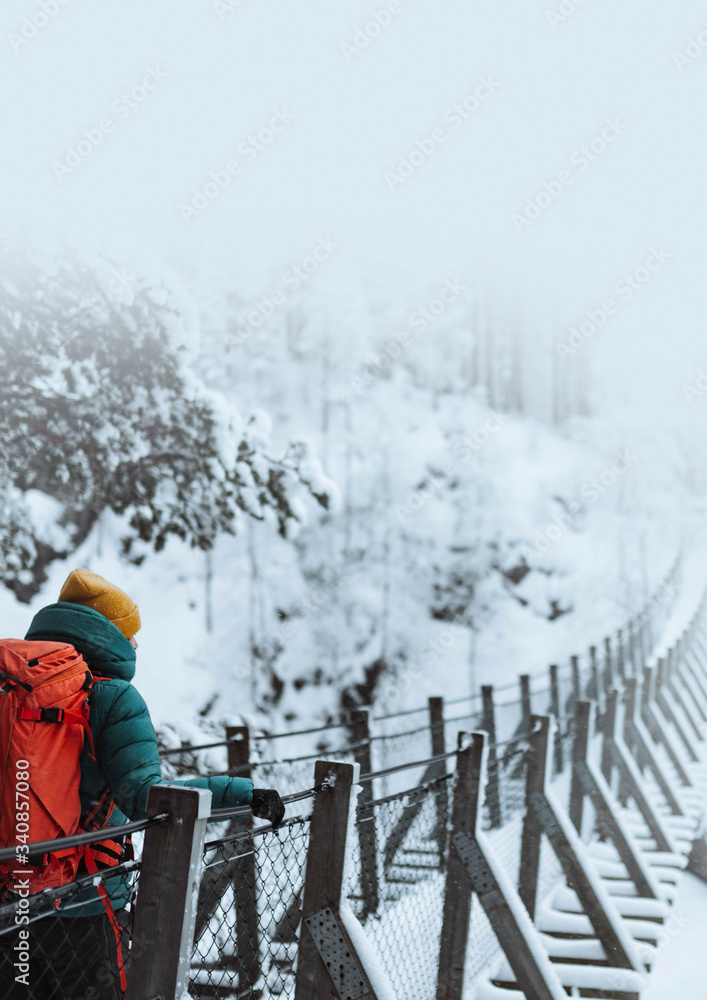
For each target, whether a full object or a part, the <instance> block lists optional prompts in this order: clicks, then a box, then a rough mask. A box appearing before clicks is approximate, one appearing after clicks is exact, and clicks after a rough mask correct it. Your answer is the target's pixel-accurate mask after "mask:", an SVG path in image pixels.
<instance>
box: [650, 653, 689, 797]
mask: <svg viewBox="0 0 707 1000" xmlns="http://www.w3.org/2000/svg"><path fill="white" fill-rule="evenodd" d="M655 693H656V690H655V679H654V672H653V668H652V667H644V669H643V692H642V697H641V719H642V721H643V723H644V725H645V727H646V729H647V730H648V732H649V733H650V734H651V736H652V738H653V739H654V741H655V742H656V743H658V744H661V745H662V746H663V747H664V748H665V751H666V753H667V755H668V757H669V758H670V762H671V764H672V765H673V767H674V768H675V770H676V771H677V773H678V777H679V778H680V781H681V782H682V783H683V785H685V786H690V785H692V780H691V778H690V775H689V774H688V773H687V771H686V769H685V765H684V764H683V762H682V760H681V758H680V755H679V754H678V752H677V750H676V749H675V747H674V745H673V741H672V740H671V739H670V737H669V735H668V733H667V732H666V730H665V727H664V726H663V724H662V722H661V720H660V719H659V718H658V716H657V715H656V713H655V711H654V710H653V703H654V702H655Z"/></svg>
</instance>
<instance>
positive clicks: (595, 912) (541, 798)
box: [532, 789, 640, 971]
mask: <svg viewBox="0 0 707 1000" xmlns="http://www.w3.org/2000/svg"><path fill="white" fill-rule="evenodd" d="M532 804H533V808H534V809H535V812H536V815H537V816H538V819H539V821H540V824H541V826H542V829H543V832H544V833H545V835H546V836H547V838H548V840H549V841H550V844H551V845H552V849H553V850H554V852H555V855H556V856H557V860H558V861H559V862H560V865H561V866H562V870H563V872H564V874H565V878H566V880H567V884H568V886H569V887H570V888H571V889H574V891H575V893H576V894H577V898H578V899H579V902H580V904H581V906H582V909H583V910H584V912H585V914H586V915H587V917H588V918H589V922H590V923H591V925H592V927H593V929H594V933H595V934H596V936H597V937H598V938H599V940H600V941H601V944H602V947H603V948H604V951H605V953H606V957H607V961H608V962H609V964H610V965H615V966H617V967H618V968H621V969H633V970H634V971H638V970H639V969H640V962H639V961H638V960H637V958H636V955H635V949H634V947H633V943H632V941H631V940H630V938H629V937H628V934H627V932H626V931H625V929H624V928H623V926H622V924H621V917H620V916H619V914H618V912H617V910H616V908H615V907H614V906H613V904H612V903H611V900H610V899H609V896H608V893H607V894H606V895H605V896H604V898H603V899H602V898H601V896H600V895H599V894H598V889H597V888H595V885H598V876H596V875H595V876H594V877H592V873H591V872H590V870H589V868H588V866H587V865H586V864H585V862H584V859H583V857H582V851H581V845H580V844H578V843H577V841H576V834H575V836H574V838H573V837H572V836H571V833H570V831H572V826H571V824H570V823H569V819H568V818H566V817H565V816H564V814H563V812H562V809H561V808H560V807H559V806H558V805H557V803H556V802H555V800H554V798H553V797H552V796H551V795H549V794H548V792H547V789H546V790H545V792H544V793H538V794H537V795H536V796H535V797H534V799H533V803H532Z"/></svg>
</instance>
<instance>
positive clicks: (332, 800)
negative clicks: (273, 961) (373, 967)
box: [295, 760, 376, 1000]
mask: <svg viewBox="0 0 707 1000" xmlns="http://www.w3.org/2000/svg"><path fill="white" fill-rule="evenodd" d="M358 777H359V768H358V765H357V764H340V763H334V762H332V761H324V760H318V761H317V763H316V765H315V768H314V785H315V787H319V786H322V785H324V788H323V790H322V791H321V792H320V793H319V794H318V795H317V797H316V798H315V800H314V806H313V809H312V820H311V826H310V835H309V849H308V851H307V874H306V878H305V883H304V896H303V900H302V918H303V920H302V932H301V936H300V946H299V954H298V958H297V976H296V981H295V1000H331V998H332V987H333V989H334V992H335V993H336V994H337V995H339V991H338V988H337V983H336V981H335V979H334V975H335V971H336V970H332V971H331V972H330V970H329V969H328V968H327V966H326V965H325V963H324V961H323V959H322V957H321V954H320V951H319V949H318V947H317V944H316V943H315V940H314V937H313V936H312V931H311V930H310V928H309V926H308V924H307V923H306V921H307V920H308V919H311V918H314V917H316V916H317V915H318V914H320V913H324V912H326V911H329V912H330V913H331V914H333V916H334V917H335V918H337V917H338V914H339V909H340V905H341V895H342V891H343V883H344V868H345V862H346V838H347V832H348V825H349V809H350V804H351V792H352V788H353V786H354V784H356V783H357V782H358ZM338 930H339V934H340V936H341V938H343V940H344V943H345V945H346V950H347V951H348V952H349V954H350V955H351V956H354V957H355V958H356V960H357V962H358V963H359V964H361V965H363V963H362V962H360V959H359V958H358V956H357V955H356V949H355V948H354V945H353V942H352V941H351V939H350V937H349V935H348V933H347V931H346V930H345V928H344V927H343V926H341V925H340V926H339V928H338ZM370 996H371V997H373V998H374V1000H376V998H375V993H374V992H373V990H372V989H371V990H370Z"/></svg>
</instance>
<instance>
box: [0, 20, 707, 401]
mask: <svg viewBox="0 0 707 1000" xmlns="http://www.w3.org/2000/svg"><path fill="white" fill-rule="evenodd" d="M375 12H378V18H377V19H378V22H379V24H380V23H383V22H386V23H385V25H384V26H383V27H382V28H380V30H378V29H379V25H377V24H376V23H375V22H374V21H373V20H372V18H373V14H374V13H375ZM563 12H564V13H563ZM367 22H368V26H367V35H364V34H363V32H364V31H366V25H367ZM388 22H389V23H388ZM701 31H704V32H705V34H704V36H703V38H702V41H699V40H697V41H695V42H693V43H690V42H689V41H688V40H689V38H690V37H691V36H692V37H693V38H694V37H695V36H698V35H699V33H700V32H701ZM23 32H24V34H23ZM369 35H374V36H375V37H373V38H371V39H370V43H369V44H367V45H366V46H365V47H364V46H363V45H362V39H363V40H366V41H368V40H369V39H368V37H367V36H369ZM703 42H704V45H705V47H706V48H707V9H706V8H705V7H704V5H703V4H700V3H698V2H696V0H674V2H671V3H665V2H664V0H648V2H646V0H627V2H624V3H621V4H617V3H616V2H615V0H613V2H612V0H584V3H582V4H577V5H576V6H575V3H574V2H573V0H505V2H497V3H489V2H487V3H470V2H468V0H444V2H437V3H434V2H433V0H392V2H388V3H384V2H380V3H371V2H369V0H363V2H362V0H347V2H339V3H336V2H331V0H328V2H325V0H300V2H297V3H293V2H292V0H241V2H240V3H238V0H216V2H212V0H121V2H104V0H101V2H96V0H93V2H90V0H68V2H66V3H64V4H61V3H59V0H44V10H43V9H42V6H41V4H40V3H39V0H23V2H17V0H6V2H5V3H4V4H3V6H2V10H1V11H0V44H1V45H3V46H4V50H5V51H4V56H3V58H2V60H1V61H0V73H1V74H2V80H1V83H2V93H3V95H4V100H3V102H2V110H1V112H0V114H1V116H2V120H1V126H2V136H3V140H4V141H3V156H2V178H1V180H2V183H1V184H0V220H2V223H3V224H4V225H6V228H9V227H14V226H16V225H19V226H26V225H30V226H31V227H33V228H34V229H36V228H37V227H39V228H41V229H44V230H47V231H48V232H61V231H65V232H82V233H84V234H85V235H88V237H89V238H104V237H108V238H109V239H110V238H115V237H117V236H120V238H121V239H122V240H124V241H125V242H126V244H127V245H128V246H129V245H133V244H134V245H136V246H138V245H139V246H146V247H149V246H154V247H155V248H156V249H157V250H158V251H159V252H164V253H167V254H172V253H174V252H175V251H179V253H181V254H182V255H185V254H186V255H187V256H190V255H191V256H192V257H193V258H194V259H195V260H199V259H200V260H201V261H203V260H204V259H207V260H208V256H209V254H210V253H211V254H213V253H216V252H217V248H219V247H221V246H223V245H224V242H223V241H224V240H226V241H230V242H231V243H232V244H233V245H235V246H239V247H241V248H242V251H243V253H244V254H245V253H250V252H252V253H253V255H254V257H255V258H258V255H259V254H261V253H262V254H264V255H265V256H266V257H267V255H268V254H272V255H273V256H274V257H275V258H277V259H279V258H282V259H287V254H290V253H294V252H295V250H294V249H293V248H295V247H299V248H301V247H305V246H306V245H307V244H308V241H309V242H311V241H312V240H314V239H316V238H318V237H324V236H330V237H332V238H334V239H337V240H339V241H341V242H342V243H344V244H346V245H348V246H350V247H352V248H356V250H357V252H359V253H360V254H362V255H364V256H366V255H368V256H369V257H370V259H371V260H372V261H374V260H375V259H376V257H377V256H379V255H380V256H381V257H385V258H387V259H389V260H391V259H392V260H394V261H397V260H399V261H400V266H401V267H404V266H406V262H407V261H409V262H410V264H411V266H414V267H415V268H416V269H418V270H419V268H420V267H422V268H424V267H426V266H428V265H429V267H430V268H431V269H433V270H439V268H440V261H443V260H444V261H446V260H447V259H448V258H449V259H454V257H455V255H456V256H458V258H459V260H477V261H483V262H484V264H485V266H486V267H491V268H494V269H497V270H498V271H499V273H506V274H510V275H512V276H513V280H514V281H516V280H517V282H518V284H519V285H522V286H523V287H524V288H526V289H530V290H531V293H532V292H533V290H534V289H536V288H538V289H542V295H543V296H547V295H550V297H552V296H556V299H557V308H558V309H559V311H560V314H561V315H562V316H563V318H567V319H568V321H569V319H571V318H572V317H573V316H576V318H577V320H578V321H579V320H581V319H582V318H583V314H584V312H585V310H587V309H596V308H597V307H598V306H600V305H601V303H602V301H603V300H604V299H606V298H607V297H609V296H612V295H614V293H613V291H612V290H613V289H614V287H615V285H616V282H617V281H619V280H620V279H621V278H622V276H624V275H625V274H627V273H629V274H630V273H632V272H634V271H635V270H636V269H637V268H639V267H640V266H641V265H642V264H643V263H644V262H645V261H646V259H647V258H649V257H650V255H651V253H652V250H653V249H658V250H662V251H663V256H662V257H661V266H660V267H659V268H656V269H655V271H654V273H651V276H650V279H649V280H648V281H647V282H646V284H645V287H641V288H640V291H639V292H637V293H636V295H635V297H632V298H631V300H630V301H626V303H625V304H624V305H623V306H622V308H621V310H620V311H619V314H618V315H617V317H616V319H615V321H614V323H613V331H612V341H611V350H615V351H616V355H615V357H616V359H617V360H619V361H620V363H621V364H622V365H630V364H631V359H632V358H633V359H634V360H635V359H636V357H637V356H638V357H639V358H643V359H645V358H646V357H647V356H651V357H657V358H658V361H659V364H658V366H657V369H658V370H659V371H660V373H661V375H660V377H661V378H663V379H664V378H665V377H666V376H665V372H666V370H669V372H670V377H671V378H677V379H678V380H679V379H680V378H681V377H682V376H681V373H683V374H684V377H686V378H687V377H688V376H689V375H690V374H691V373H692V371H694V369H695V367H697V366H699V365H705V366H707V348H706V347H705V346H704V333H703V328H704V319H703V311H704V309H703V304H702V288H703V284H704V279H703V275H704V267H705V250H704V246H705V236H704V232H705V220H706V213H705V208H706V195H705V191H706V190H707V185H706V184H705V176H706V173H707V171H706V169H705V168H706V167H707V163H706V162H705V161H706V160H707V157H706V155H705V153H706V151H707V143H706V142H705V136H704V128H705V127H704V108H705V96H706V88H707V52H705V54H704V55H703V54H702V52H703V45H702V43H703ZM357 44H358V48H356V45H357ZM678 64H680V65H678ZM150 88H151V89H150ZM122 95H127V97H125V96H122ZM467 97H469V100H468V101H467V105H466V108H465V109H464V111H463V113H462V111H460V110H459V108H457V109H456V110H455V105H459V104H460V103H462V104H463V102H464V99H465V98H467ZM131 105H132V106H131ZM271 125H274V126H275V128H277V129H279V131H274V130H272V129H271V130H270V131H267V130H268V129H270V126H271ZM261 130H266V131H264V132H261ZM259 132H260V133H261V138H260V139H257V138H256V141H255V143H253V142H251V140H250V138H249V137H251V136H253V135H255V136H257V134H258V133H259ZM85 133H88V138H87V137H86V134H85ZM92 139H93V141H92ZM98 139H100V143H99V144H97V145H95V143H96V141H97V140H98ZM592 143H594V145H593V146H592ZM79 144H80V146H79ZM582 146H589V147H590V153H591V155H589V154H587V153H586V150H585V151H584V152H582V150H581V147H582ZM421 147H422V149H421ZM420 150H421V151H420ZM430 150H431V152H430ZM411 154H413V155H412V160H413V163H412V169H411V164H410V156H411ZM401 157H402V158H403V161H407V164H408V165H407V167H405V166H404V163H403V170H402V171H400V167H401ZM229 162H230V163H231V166H232V170H233V171H234V175H229V174H228V168H227V164H228V163H229ZM224 171H225V173H224ZM395 171H400V173H399V174H398V178H397V179H396V178H395V176H394V172H395ZM212 172H215V173H216V175H217V178H218V177H220V178H221V184H222V185H223V190H221V189H219V191H218V193H217V196H216V197H214V198H213V199H210V198H209V197H207V196H205V195H204V196H203V197H202V200H201V201H199V200H198V199H197V202H196V203H195V202H194V201H193V199H194V196H195V191H197V190H199V189H203V188H204V186H205V185H206V184H208V183H209V182H211V184H212V187H211V188H210V189H209V190H210V191H212V192H213V191H214V190H215V188H214V187H213V185H214V184H216V183H217V181H216V180H214V179H213V178H212V177H211V174H212ZM404 172H407V173H408V174H409V176H406V177H403V176H402V173H404ZM561 175H562V176H564V178H565V183H564V184H563V183H562V182H561V180H558V178H560V177H561ZM224 178H225V179H224ZM548 189H549V191H548ZM558 190H559V191H560V193H559V195H558V194H557V191H558ZM545 192H548V193H545ZM553 192H555V193H554V194H553ZM541 193H543V194H542V197H541V202H543V199H544V203H543V204H544V207H542V208H541V210H540V211H537V217H536V218H534V219H532V220H531V219H530V218H528V216H530V215H532V214H533V209H532V206H530V208H529V204H528V199H529V198H531V199H533V200H537V198H538V195H540V194H541ZM548 200H549V203H548V204H545V203H547V202H548ZM194 204H197V205H202V206H203V205H205V206H206V207H201V208H199V209H198V210H197V211H194V212H190V211H189V206H191V207H192V209H193V207H194ZM185 206H186V208H185ZM523 212H526V218H525V222H524V221H522V220H523V215H522V213H523ZM514 215H515V222H514ZM185 216H186V218H185ZM653 259H654V260H655V258H653ZM606 339H607V343H608V338H606ZM653 371H654V375H653V379H654V381H655V378H656V376H655V368H654V369H653ZM656 384H657V383H656ZM651 391H654V390H653V389H652V390H651ZM669 391H672V389H666V392H669Z"/></svg>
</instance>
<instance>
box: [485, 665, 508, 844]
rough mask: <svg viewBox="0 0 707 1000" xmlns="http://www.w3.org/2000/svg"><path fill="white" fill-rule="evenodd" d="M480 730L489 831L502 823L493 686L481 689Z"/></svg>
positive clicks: (489, 685) (486, 685)
mask: <svg viewBox="0 0 707 1000" xmlns="http://www.w3.org/2000/svg"><path fill="white" fill-rule="evenodd" d="M481 704H482V710H481V729H483V730H484V732H486V733H488V736H489V741H488V781H487V784H486V805H487V807H488V811H489V820H490V823H491V829H496V828H497V827H499V826H501V823H502V822H503V813H502V810H501V790H500V787H499V773H498V756H497V754H496V716H495V712H494V706H493V686H492V685H491V684H484V685H483V686H482V688H481Z"/></svg>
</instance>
